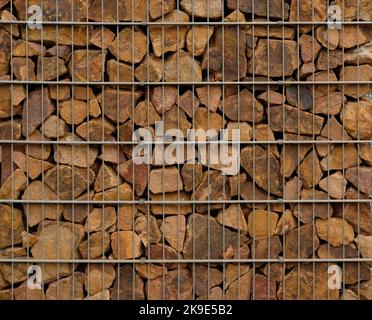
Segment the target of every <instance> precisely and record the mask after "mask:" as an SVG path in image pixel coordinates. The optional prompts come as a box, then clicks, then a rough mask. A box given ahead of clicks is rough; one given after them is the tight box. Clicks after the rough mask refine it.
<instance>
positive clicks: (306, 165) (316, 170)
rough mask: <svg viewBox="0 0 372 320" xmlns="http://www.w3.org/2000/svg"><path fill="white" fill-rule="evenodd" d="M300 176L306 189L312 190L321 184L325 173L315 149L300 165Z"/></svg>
mask: <svg viewBox="0 0 372 320" xmlns="http://www.w3.org/2000/svg"><path fill="white" fill-rule="evenodd" d="M298 174H299V178H300V179H301V181H302V183H303V186H304V187H305V188H312V187H313V186H316V185H317V184H318V183H319V181H320V179H321V178H322V176H323V172H322V169H321V167H320V163H319V159H318V156H317V154H316V151H315V150H314V149H313V150H312V151H311V152H310V153H309V154H308V155H307V156H306V158H305V159H304V160H303V161H302V163H301V164H300V166H299V170H298Z"/></svg>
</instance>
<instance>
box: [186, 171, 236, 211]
mask: <svg viewBox="0 0 372 320" xmlns="http://www.w3.org/2000/svg"><path fill="white" fill-rule="evenodd" d="M191 199H193V200H196V201H212V204H211V205H209V209H208V206H207V205H205V204H198V205H196V210H197V212H201V213H203V212H207V211H208V210H213V209H221V208H222V207H223V205H222V204H218V203H216V204H213V201H218V200H228V199H230V195H229V189H228V184H227V179H226V177H224V176H223V175H222V174H221V173H220V172H218V171H215V170H209V171H206V172H204V173H203V178H202V181H201V182H200V184H199V186H198V187H197V188H196V189H195V191H194V192H193V193H192V195H191Z"/></svg>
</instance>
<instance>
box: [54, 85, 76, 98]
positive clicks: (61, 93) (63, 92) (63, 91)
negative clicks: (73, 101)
mask: <svg viewBox="0 0 372 320" xmlns="http://www.w3.org/2000/svg"><path fill="white" fill-rule="evenodd" d="M75 89H76V87H75ZM75 89H74V91H75ZM74 93H75V92H74ZM49 94H50V98H51V99H52V100H58V101H65V100H68V99H70V98H71V88H70V87H69V86H67V85H59V84H58V85H52V84H51V85H49Z"/></svg>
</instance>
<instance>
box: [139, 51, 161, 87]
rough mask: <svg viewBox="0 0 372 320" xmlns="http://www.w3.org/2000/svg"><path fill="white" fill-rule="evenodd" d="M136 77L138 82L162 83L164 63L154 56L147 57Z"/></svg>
mask: <svg viewBox="0 0 372 320" xmlns="http://www.w3.org/2000/svg"><path fill="white" fill-rule="evenodd" d="M134 75H135V77H136V79H137V80H138V81H143V82H147V81H149V82H151V81H160V80H161V79H162V77H163V61H162V60H161V59H160V58H158V57H156V56H154V55H153V54H150V55H146V56H145V57H144V58H143V60H142V62H141V64H140V65H139V66H138V67H137V68H136V70H135V71H134Z"/></svg>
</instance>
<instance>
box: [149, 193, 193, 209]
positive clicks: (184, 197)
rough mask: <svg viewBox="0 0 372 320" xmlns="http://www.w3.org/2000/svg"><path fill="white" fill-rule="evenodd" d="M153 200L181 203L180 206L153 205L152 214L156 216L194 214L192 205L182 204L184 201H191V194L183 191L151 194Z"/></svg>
mask: <svg viewBox="0 0 372 320" xmlns="http://www.w3.org/2000/svg"><path fill="white" fill-rule="evenodd" d="M151 200H153V201H154V202H156V201H180V203H179V204H151V212H152V213H153V214H154V215H162V214H165V215H168V214H183V215H185V214H188V213H190V212H192V204H182V201H190V194H188V193H187V192H183V191H177V192H170V193H169V192H168V193H164V194H162V193H160V194H151Z"/></svg>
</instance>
